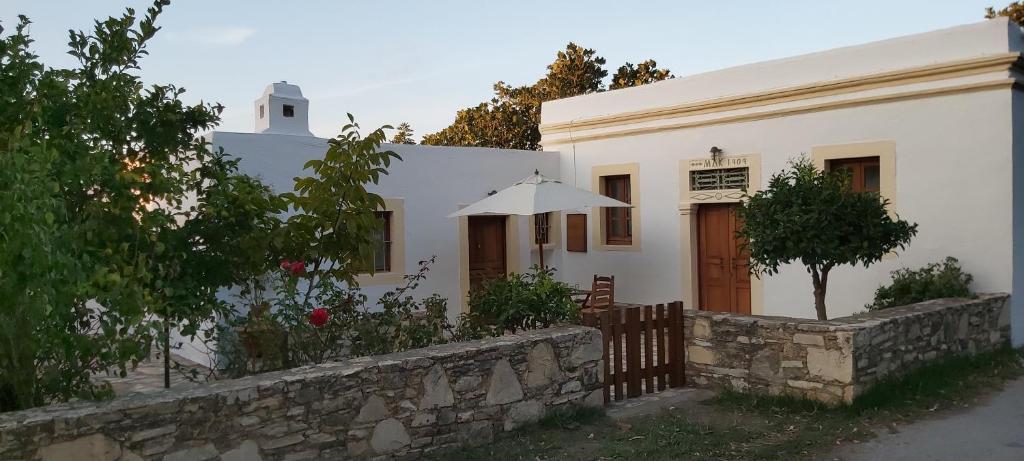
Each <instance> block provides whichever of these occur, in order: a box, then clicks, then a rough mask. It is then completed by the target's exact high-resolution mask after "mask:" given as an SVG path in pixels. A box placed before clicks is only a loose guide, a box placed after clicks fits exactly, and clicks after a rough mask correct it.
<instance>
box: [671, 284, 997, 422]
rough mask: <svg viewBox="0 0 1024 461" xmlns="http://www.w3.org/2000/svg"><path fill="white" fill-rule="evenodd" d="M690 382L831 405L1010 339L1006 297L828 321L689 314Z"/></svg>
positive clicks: (914, 306)
mask: <svg viewBox="0 0 1024 461" xmlns="http://www.w3.org/2000/svg"><path fill="white" fill-rule="evenodd" d="M684 325H685V326H684V328H685V334H686V344H687V361H686V378H687V384H688V385H691V386H697V387H710V388H728V389H733V390H737V391H742V392H752V393H762V394H770V395H780V394H786V395H796V396H800V397H806V398H810V399H815V400H820V401H823V402H826V403H829V404H837V403H840V402H847V403H849V402H852V401H853V399H854V398H855V397H856V396H857V395H860V394H862V393H863V392H864V391H865V390H866V389H867V388H869V387H870V386H871V385H872V384H874V383H876V382H877V381H878V380H879V379H881V378H884V377H886V376H889V375H894V374H898V373H905V372H907V371H909V370H911V369H913V368H914V367H916V366H918V365H921V364H923V363H925V362H927V361H931V360H934V359H937V358H941V357H946V356H949V355H953V354H961V353H968V354H972V353H975V352H981V351H987V350H992V349H996V348H998V347H1002V346H1004V345H1008V344H1009V341H1010V303H1009V295H1006V294H983V295H979V296H978V297H977V298H976V299H940V300H933V301H926V302H923V303H918V304H912V305H909V306H902V307H895V308H891V309H884V310H881V311H875V312H870V313H866V314H859V315H855V316H851V317H844V318H839V319H835V320H829V321H815V320H803V319H794V318H788V317H765V316H744V315H735V314H722V313H713V312H706V311H693V310H689V311H686V313H685V315H684Z"/></svg>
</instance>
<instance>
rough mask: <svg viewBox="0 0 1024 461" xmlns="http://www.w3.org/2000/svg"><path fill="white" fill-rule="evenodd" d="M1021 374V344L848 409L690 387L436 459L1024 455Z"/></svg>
mask: <svg viewBox="0 0 1024 461" xmlns="http://www.w3.org/2000/svg"><path fill="white" fill-rule="evenodd" d="M1022 376H1024V352H1021V351H1015V350H1011V349H1006V350H1002V351H999V352H995V353H989V354H982V355H979V356H976V357H973V358H955V359H951V360H947V361H944V362H940V363H937V364H934V365H929V366H927V367H923V368H921V369H918V370H916V371H914V372H911V373H910V374H908V375H907V376H905V377H904V378H901V379H898V380H893V381H888V382H885V383H882V384H880V385H879V386H877V387H876V388H875V389H873V390H872V391H871V392H869V393H868V394H866V395H864V396H862V398H860V399H859V400H858V401H857V402H856V403H855V404H854V405H850V406H845V407H840V408H826V407H824V406H822V405H821V404H818V403H815V402H809V401H804V400H797V399H787V398H777V397H767V398H759V397H752V396H747V395H740V394H733V393H727V394H722V395H718V396H709V395H708V394H706V393H700V392H694V391H682V392H675V393H673V394H666V395H665V396H662V397H658V398H656V399H647V400H643V401H627V402H624V403H622V404H618V405H615V406H612V407H611V408H609V410H608V411H607V414H602V413H600V412H592V411H585V410H581V411H574V412H567V413H560V414H555V415H551V416H549V417H548V418H546V419H545V420H543V421H541V423H540V424H538V425H536V426H534V427H531V428H527V429H524V430H521V431H519V432H516V433H513V434H511V435H508V436H506V437H503V438H502V439H500V440H498V441H497V442H496V443H494V444H492V445H487V446H483V447H477V448H472V449H464V450H458V451H454V452H447V453H438V454H435V458H436V459H468V460H487V461H493V460H494V459H509V460H524V461H525V460H530V461H540V460H555V459H559V460H561V459H565V460H595V459H597V460H625V459H664V460H669V459H688V460H691V459H692V460H748V459H758V460H790V459H808V460H812V459H813V460H835V459H839V460H844V461H846V460H860V459H994V460H998V459H1024V455H1022V454H1021V450H1024V448H1021V446H1024V437H1022V434H1024V429H1021V428H1024V379H1022ZM1007 383H1009V384H1007ZM1004 385H1005V390H1002V389H1004ZM1001 390H1002V391H1001ZM950 433H955V434H952V435H947V434H950ZM936 440H939V441H938V442H936ZM922 442H924V445H925V446H926V447H927V448H924V447H919V446H918V445H920V444H921V443H922ZM943 446H946V448H943ZM1015 450H1016V453H1015ZM897 453H898V454H897ZM963 453H969V455H967V456H966V457H965V456H961V455H962V454H963ZM911 455H913V456H911ZM947 455H948V456H947ZM950 456H951V457H950ZM1006 456H1011V457H1010V458H1006ZM1001 457H1002V458H1001Z"/></svg>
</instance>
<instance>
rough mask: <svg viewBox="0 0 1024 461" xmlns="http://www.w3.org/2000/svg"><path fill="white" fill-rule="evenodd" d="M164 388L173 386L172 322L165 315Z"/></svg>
mask: <svg viewBox="0 0 1024 461" xmlns="http://www.w3.org/2000/svg"><path fill="white" fill-rule="evenodd" d="M163 339H164V341H163V343H164V344H163V346H164V389H170V388H171V322H170V320H168V319H167V315H164V338H163Z"/></svg>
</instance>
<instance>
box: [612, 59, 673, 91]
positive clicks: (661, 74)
mask: <svg viewBox="0 0 1024 461" xmlns="http://www.w3.org/2000/svg"><path fill="white" fill-rule="evenodd" d="M669 78H675V77H674V76H673V75H672V72H671V71H669V70H668V69H659V68H658V63H657V61H655V60H653V59H648V60H646V61H644V62H641V63H640V64H637V65H636V66H633V64H632V63H628V62H627V63H626V64H625V65H623V66H622V67H619V70H617V71H615V75H613V76H612V84H611V85H609V86H608V89H610V90H617V89H620V88H629V87H631V86H640V85H646V84H648V83H654V82H660V81H662V80H665V79H669Z"/></svg>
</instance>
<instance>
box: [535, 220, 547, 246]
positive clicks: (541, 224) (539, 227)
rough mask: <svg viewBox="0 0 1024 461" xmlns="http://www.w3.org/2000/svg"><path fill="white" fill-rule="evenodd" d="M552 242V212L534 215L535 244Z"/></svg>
mask: <svg viewBox="0 0 1024 461" xmlns="http://www.w3.org/2000/svg"><path fill="white" fill-rule="evenodd" d="M541 243H543V244H544V245H550V244H551V213H537V214H535V215H533V244H534V245H537V244H541Z"/></svg>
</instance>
